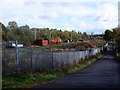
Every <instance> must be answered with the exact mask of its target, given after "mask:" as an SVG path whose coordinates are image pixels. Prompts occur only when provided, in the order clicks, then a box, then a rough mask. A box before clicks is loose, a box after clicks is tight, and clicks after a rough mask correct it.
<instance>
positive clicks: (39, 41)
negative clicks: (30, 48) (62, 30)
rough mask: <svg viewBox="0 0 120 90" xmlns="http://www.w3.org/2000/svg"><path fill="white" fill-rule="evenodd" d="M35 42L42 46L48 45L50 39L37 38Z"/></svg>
mask: <svg viewBox="0 0 120 90" xmlns="http://www.w3.org/2000/svg"><path fill="white" fill-rule="evenodd" d="M34 44H35V45H40V46H46V45H48V40H38V39H37V40H36V41H35V42H34Z"/></svg>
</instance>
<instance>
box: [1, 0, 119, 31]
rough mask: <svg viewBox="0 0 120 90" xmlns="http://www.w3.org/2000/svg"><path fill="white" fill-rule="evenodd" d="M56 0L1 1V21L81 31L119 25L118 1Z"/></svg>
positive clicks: (102, 29) (100, 29)
mask: <svg viewBox="0 0 120 90" xmlns="http://www.w3.org/2000/svg"><path fill="white" fill-rule="evenodd" d="M53 1H54V0H50V1H49V2H48V1H46V0H44V1H41V0H36V1H35V0H15V1H14V2H13V0H1V3H0V13H1V14H0V19H1V22H3V23H4V24H5V25H7V23H8V22H9V21H11V20H15V21H17V23H18V24H20V25H24V24H28V25H30V27H35V26H36V27H50V28H52V27H53V28H54V27H56V28H57V27H58V28H61V29H66V28H67V29H70V30H71V29H73V30H76V31H81V32H93V31H92V30H99V31H94V32H100V31H102V32H104V29H106V28H114V27H116V26H117V21H118V20H117V19H118V14H117V11H118V8H117V2H118V0H113V1H108V0H104V1H103V0H97V1H96V0H92V1H93V3H91V2H90V1H88V0H86V1H85V0H70V1H67V0H61V1H60V0H57V1H56V0H55V2H53ZM63 1H65V2H66V3H64V2H63ZM73 1H74V3H70V2H73ZM43 2H44V3H43ZM50 2H51V3H50Z"/></svg>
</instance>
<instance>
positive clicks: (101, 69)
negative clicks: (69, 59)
mask: <svg viewBox="0 0 120 90" xmlns="http://www.w3.org/2000/svg"><path fill="white" fill-rule="evenodd" d="M112 54H113V53H111V52H108V53H107V54H106V55H105V56H104V57H103V58H102V59H100V60H98V61H96V62H95V63H94V64H92V65H90V66H88V67H87V68H85V69H83V70H81V71H78V72H76V73H74V74H71V75H67V76H65V77H63V78H60V79H57V80H55V81H54V82H52V83H49V84H45V85H37V86H34V88H119V90H120V64H118V62H117V61H116V60H115V58H114V56H113V55H112Z"/></svg>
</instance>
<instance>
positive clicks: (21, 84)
mask: <svg viewBox="0 0 120 90" xmlns="http://www.w3.org/2000/svg"><path fill="white" fill-rule="evenodd" d="M102 56H103V55H102V54H97V55H96V56H92V57H89V59H86V60H83V61H81V62H80V63H79V64H78V65H75V66H70V67H64V68H61V69H55V70H53V71H52V72H42V73H39V72H36V73H29V74H22V73H19V74H15V75H9V76H3V77H2V88H3V89H4V88H29V87H31V86H32V85H36V84H44V83H48V82H51V81H54V80H56V79H57V78H60V77H64V76H65V75H68V74H72V73H75V72H77V71H79V70H81V69H83V68H85V67H87V66H89V65H90V64H92V63H93V62H95V61H96V60H99V58H101V57H102Z"/></svg>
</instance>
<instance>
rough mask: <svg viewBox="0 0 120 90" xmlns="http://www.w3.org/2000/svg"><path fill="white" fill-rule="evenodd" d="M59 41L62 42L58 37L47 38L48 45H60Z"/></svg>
mask: <svg viewBox="0 0 120 90" xmlns="http://www.w3.org/2000/svg"><path fill="white" fill-rule="evenodd" d="M61 41H62V40H61V38H59V37H58V38H49V39H48V43H49V44H57V43H61Z"/></svg>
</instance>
